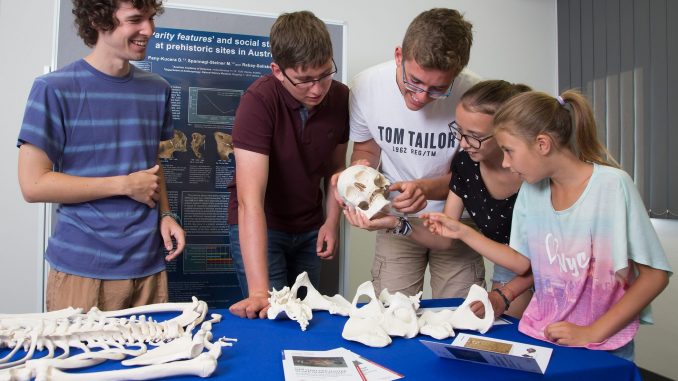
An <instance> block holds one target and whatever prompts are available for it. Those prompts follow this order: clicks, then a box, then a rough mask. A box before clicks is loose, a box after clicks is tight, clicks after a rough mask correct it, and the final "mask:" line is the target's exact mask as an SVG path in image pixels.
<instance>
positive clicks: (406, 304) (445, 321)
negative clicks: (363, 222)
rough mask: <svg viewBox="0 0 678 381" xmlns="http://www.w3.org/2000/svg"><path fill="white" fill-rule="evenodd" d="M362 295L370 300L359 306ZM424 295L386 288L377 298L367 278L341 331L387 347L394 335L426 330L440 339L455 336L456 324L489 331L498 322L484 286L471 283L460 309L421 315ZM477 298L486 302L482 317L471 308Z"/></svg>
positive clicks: (464, 327)
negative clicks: (420, 307) (421, 302)
mask: <svg viewBox="0 0 678 381" xmlns="http://www.w3.org/2000/svg"><path fill="white" fill-rule="evenodd" d="M360 296H367V297H368V298H369V299H370V301H369V302H368V303H367V304H365V305H363V306H361V307H358V299H359V298H360ZM420 297H421V292H420V293H418V294H417V295H415V296H409V297H408V296H405V295H404V294H402V293H400V292H396V293H395V294H389V293H388V290H385V289H384V290H382V292H381V294H380V295H379V299H377V298H376V295H375V293H374V287H373V285H372V282H365V283H363V284H362V285H360V286H359V287H358V291H357V292H356V295H355V297H354V298H353V306H352V307H351V313H350V314H349V316H350V318H349V319H348V321H347V322H346V325H344V330H343V332H342V334H341V335H342V337H343V338H344V339H346V340H351V341H357V342H359V343H363V344H365V345H367V346H370V347H385V346H387V345H389V344H390V343H391V336H401V337H405V338H408V339H409V338H412V337H415V336H416V335H417V334H419V333H422V334H425V335H429V336H432V337H435V338H436V339H445V338H447V337H450V336H454V330H453V329H454V328H456V329H473V330H477V331H479V332H480V333H485V332H487V331H488V330H489V329H490V327H491V326H492V323H493V322H494V312H493V310H492V305H491V304H490V302H489V299H488V297H487V291H485V289H483V288H482V287H480V286H476V285H473V286H471V289H470V290H469V293H468V296H467V297H466V300H464V303H462V305H461V306H459V307H458V308H457V309H456V310H451V309H445V310H442V311H440V312H431V311H426V312H424V313H423V314H422V316H421V317H420V318H419V319H417V316H416V310H417V309H418V308H419V298H420ZM475 301H480V302H481V303H483V305H484V306H485V317H484V318H482V319H481V318H478V317H477V316H476V315H475V314H474V313H473V312H472V311H471V308H470V306H471V304H472V303H473V302H475Z"/></svg>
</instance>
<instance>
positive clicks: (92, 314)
mask: <svg viewBox="0 0 678 381" xmlns="http://www.w3.org/2000/svg"><path fill="white" fill-rule="evenodd" d="M159 312H181V314H180V315H179V316H177V317H175V318H172V319H170V320H167V321H163V322H158V321H154V320H152V319H150V318H149V319H146V317H145V315H143V314H151V313H159ZM206 314H207V303H205V302H203V301H199V300H197V299H196V298H193V302H192V303H162V304H153V305H148V306H142V307H135V308H129V309H124V310H119V311H107V312H102V311H99V310H98V309H97V308H92V309H91V310H90V311H89V312H88V313H87V314H83V313H82V309H80V308H77V309H76V308H67V309H64V310H59V311H54V312H48V313H42V314H23V315H19V314H10V315H0V348H10V349H11V351H10V353H9V354H7V355H6V356H4V357H3V358H0V380H2V381H4V380H30V379H33V378H35V379H37V380H44V381H50V380H52V381H66V380H92V379H97V380H131V379H134V380H150V379H155V378H164V377H171V376H179V375H196V376H200V377H208V376H210V375H211V374H212V373H213V372H214V370H215V369H216V367H217V359H218V358H219V356H220V355H221V347H222V346H231V345H232V344H231V343H229V342H228V341H236V340H235V339H226V338H221V339H219V340H217V341H216V342H213V341H212V332H211V329H212V323H213V322H214V323H216V322H219V321H220V319H221V316H220V315H216V314H213V315H211V316H212V319H211V320H209V321H204V319H205V316H206ZM130 315H131V316H130ZM137 315H139V316H138V317H137ZM123 316H130V317H129V318H124V317H123ZM201 323H202V325H201V326H200V329H199V330H198V332H197V333H196V334H195V335H193V334H192V331H193V329H194V328H195V327H196V326H197V325H200V324H201ZM149 345H150V346H152V347H155V348H152V349H150V350H149V349H148V346H149ZM71 348H75V349H79V350H80V351H81V352H82V353H78V354H75V355H71ZM21 349H23V351H24V352H25V355H24V356H23V357H20V358H18V359H14V358H15V357H17V353H19V351H20V350H21ZM43 350H46V351H47V354H46V355H45V356H43V357H41V358H39V359H33V356H34V355H35V354H36V351H43ZM204 350H206V351H204ZM59 352H60V353H59ZM19 356H20V354H19ZM106 360H116V361H120V360H124V361H122V364H123V365H125V366H132V365H137V366H138V367H136V368H132V369H122V370H114V371H103V372H94V373H67V372H64V371H63V369H75V368H84V367H89V366H93V365H96V364H99V363H102V362H104V361H106Z"/></svg>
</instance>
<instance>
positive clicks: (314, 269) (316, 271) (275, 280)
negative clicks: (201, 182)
mask: <svg viewBox="0 0 678 381" xmlns="http://www.w3.org/2000/svg"><path fill="white" fill-rule="evenodd" d="M238 232H239V229H238V225H231V226H230V235H231V257H232V258H233V263H234V264H235V269H236V274H237V276H238V283H239V284H240V289H241V290H242V294H243V296H244V297H245V298H246V297H247V296H248V295H249V292H248V289H247V277H246V276H245V264H244V262H243V259H242V252H241V250H240V236H239V235H238ZM267 232H268V287H269V290H270V289H271V288H275V289H276V290H280V289H282V288H283V287H285V286H292V284H294V281H295V280H296V279H297V275H299V274H301V273H302V272H304V271H306V272H307V273H308V278H309V279H310V281H311V284H312V285H313V287H315V288H316V289H317V288H318V286H319V284H320V258H319V257H318V255H317V252H316V246H315V245H316V241H317V239H318V230H317V229H316V230H312V231H310V232H306V233H300V234H290V233H283V232H280V231H276V230H272V229H268V231H267Z"/></svg>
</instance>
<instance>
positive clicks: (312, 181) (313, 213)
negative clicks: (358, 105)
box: [228, 74, 349, 233]
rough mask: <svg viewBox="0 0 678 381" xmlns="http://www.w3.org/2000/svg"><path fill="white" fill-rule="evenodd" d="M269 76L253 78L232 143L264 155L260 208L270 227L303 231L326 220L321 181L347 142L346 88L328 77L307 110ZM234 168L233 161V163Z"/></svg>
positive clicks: (233, 219)
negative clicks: (336, 152) (315, 103)
mask: <svg viewBox="0 0 678 381" xmlns="http://www.w3.org/2000/svg"><path fill="white" fill-rule="evenodd" d="M302 107H303V105H302V104H301V103H300V102H299V101H297V100H296V99H294V97H292V95H291V94H290V93H289V92H288V91H287V90H286V89H285V88H284V87H283V85H282V84H281V83H280V81H278V80H277V79H276V78H275V77H274V76H273V75H270V74H269V75H266V76H264V77H261V78H259V79H258V80H256V81H255V82H254V83H253V84H252V85H251V86H250V87H249V88H248V89H247V91H246V92H245V94H243V96H242V98H241V99H240V105H239V106H238V110H237V111H236V115H235V124H234V126H233V146H234V147H235V148H239V149H244V150H247V151H252V152H257V153H260V154H264V155H268V158H269V171H268V184H267V186H266V197H265V201H264V210H265V213H266V222H267V225H268V228H269V229H273V230H278V231H282V232H286V233H304V232H307V231H310V230H314V229H317V228H319V227H320V226H321V225H322V224H323V221H324V212H323V208H322V201H323V194H322V191H321V188H320V185H321V180H322V179H323V178H324V177H326V176H331V175H332V174H331V173H329V171H330V164H331V159H332V154H333V152H334V149H335V148H336V147H337V145H339V144H342V143H346V142H348V135H349V127H348V87H346V85H344V84H342V83H340V82H337V81H332V85H331V87H330V90H329V92H328V93H327V95H326V96H325V99H323V101H322V103H320V104H319V105H318V106H316V107H314V108H313V109H312V110H310V111H309V112H308V118H307V120H306V123H305V124H304V125H303V128H302V113H301V109H302ZM236 170H237V163H236ZM229 189H230V191H231V197H230V201H229V211H228V213H229V217H228V222H229V224H237V223H238V194H237V191H236V187H235V181H234V184H231V185H230V186H229Z"/></svg>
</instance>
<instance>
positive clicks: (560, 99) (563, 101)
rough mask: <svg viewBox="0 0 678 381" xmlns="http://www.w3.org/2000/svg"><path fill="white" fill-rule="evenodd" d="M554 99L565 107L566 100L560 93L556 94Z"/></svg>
mask: <svg viewBox="0 0 678 381" xmlns="http://www.w3.org/2000/svg"><path fill="white" fill-rule="evenodd" d="M556 100H557V101H558V103H560V105H561V106H563V107H565V103H566V102H565V100H564V99H563V97H561V96H560V95H558V96H557V97H556Z"/></svg>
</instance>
